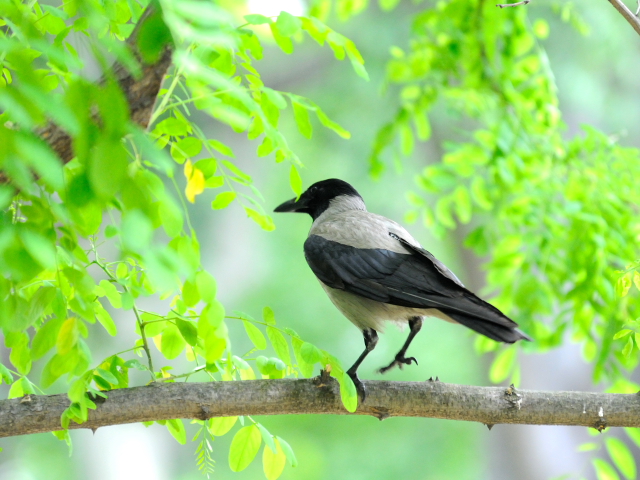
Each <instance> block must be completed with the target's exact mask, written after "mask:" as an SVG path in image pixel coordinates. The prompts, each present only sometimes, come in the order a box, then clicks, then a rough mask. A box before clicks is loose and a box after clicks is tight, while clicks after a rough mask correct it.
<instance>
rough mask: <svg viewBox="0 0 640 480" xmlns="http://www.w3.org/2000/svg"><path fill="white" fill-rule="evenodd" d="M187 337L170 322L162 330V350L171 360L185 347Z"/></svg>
mask: <svg viewBox="0 0 640 480" xmlns="http://www.w3.org/2000/svg"><path fill="white" fill-rule="evenodd" d="M185 344H186V342H185V339H184V338H183V337H182V335H181V334H180V330H178V327H176V326H175V325H173V324H171V323H168V324H167V326H166V327H165V329H164V331H163V332H162V340H161V342H160V351H161V352H162V354H163V355H164V356H165V357H166V358H168V359H169V360H173V359H174V358H176V357H177V356H178V355H180V353H182V351H183V350H184V347H185Z"/></svg>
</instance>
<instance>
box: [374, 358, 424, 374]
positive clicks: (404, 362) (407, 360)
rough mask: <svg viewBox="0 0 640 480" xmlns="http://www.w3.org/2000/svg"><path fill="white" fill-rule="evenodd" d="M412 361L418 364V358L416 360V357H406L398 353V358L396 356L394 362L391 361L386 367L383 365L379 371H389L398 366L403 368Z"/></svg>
mask: <svg viewBox="0 0 640 480" xmlns="http://www.w3.org/2000/svg"><path fill="white" fill-rule="evenodd" d="M412 362H413V363H415V364H416V365H418V360H416V358H415V357H405V356H404V355H400V354H398V355H396V358H394V360H393V362H391V363H390V364H389V365H387V366H386V367H382V368H381V369H379V370H378V373H386V372H387V371H389V370H391V369H392V368H393V367H398V368H400V370H402V367H403V366H404V365H411V363H412Z"/></svg>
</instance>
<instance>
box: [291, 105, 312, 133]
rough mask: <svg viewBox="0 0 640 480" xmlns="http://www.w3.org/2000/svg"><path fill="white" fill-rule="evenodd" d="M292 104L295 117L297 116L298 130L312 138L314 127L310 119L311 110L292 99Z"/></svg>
mask: <svg viewBox="0 0 640 480" xmlns="http://www.w3.org/2000/svg"><path fill="white" fill-rule="evenodd" d="M291 104H292V105H293V117H294V118H295V121H296V125H297V126H298V130H299V131H300V133H301V134H302V135H304V136H305V137H307V138H311V137H312V135H313V127H312V126H311V121H310V120H309V110H308V109H307V108H306V107H304V106H303V105H302V104H301V103H298V102H296V101H293V100H292V101H291Z"/></svg>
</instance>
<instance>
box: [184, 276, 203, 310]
mask: <svg viewBox="0 0 640 480" xmlns="http://www.w3.org/2000/svg"><path fill="white" fill-rule="evenodd" d="M182 301H183V302H184V304H185V305H186V306H187V307H193V306H195V305H196V304H197V303H198V302H199V301H200V293H199V292H198V287H197V286H196V283H195V282H192V281H190V280H187V281H185V282H184V284H183V285H182Z"/></svg>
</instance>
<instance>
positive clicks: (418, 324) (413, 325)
mask: <svg viewBox="0 0 640 480" xmlns="http://www.w3.org/2000/svg"><path fill="white" fill-rule="evenodd" d="M409 328H410V329H411V330H410V332H409V336H408V337H407V341H406V342H404V345H403V346H402V348H401V349H400V351H399V352H398V353H397V354H396V358H394V359H393V362H391V363H390V364H389V365H387V366H386V367H382V368H381V369H380V370H378V372H380V373H385V372H386V371H388V370H391V369H392V368H393V367H395V366H398V367H400V368H402V366H403V365H411V362H413V363H415V364H416V365H417V364H418V360H416V359H415V357H408V358H407V357H405V356H404V354H405V353H407V349H408V348H409V345H411V341H412V340H413V337H415V336H416V335H417V333H418V332H419V331H420V329H421V328H422V317H413V318H411V319H409Z"/></svg>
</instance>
